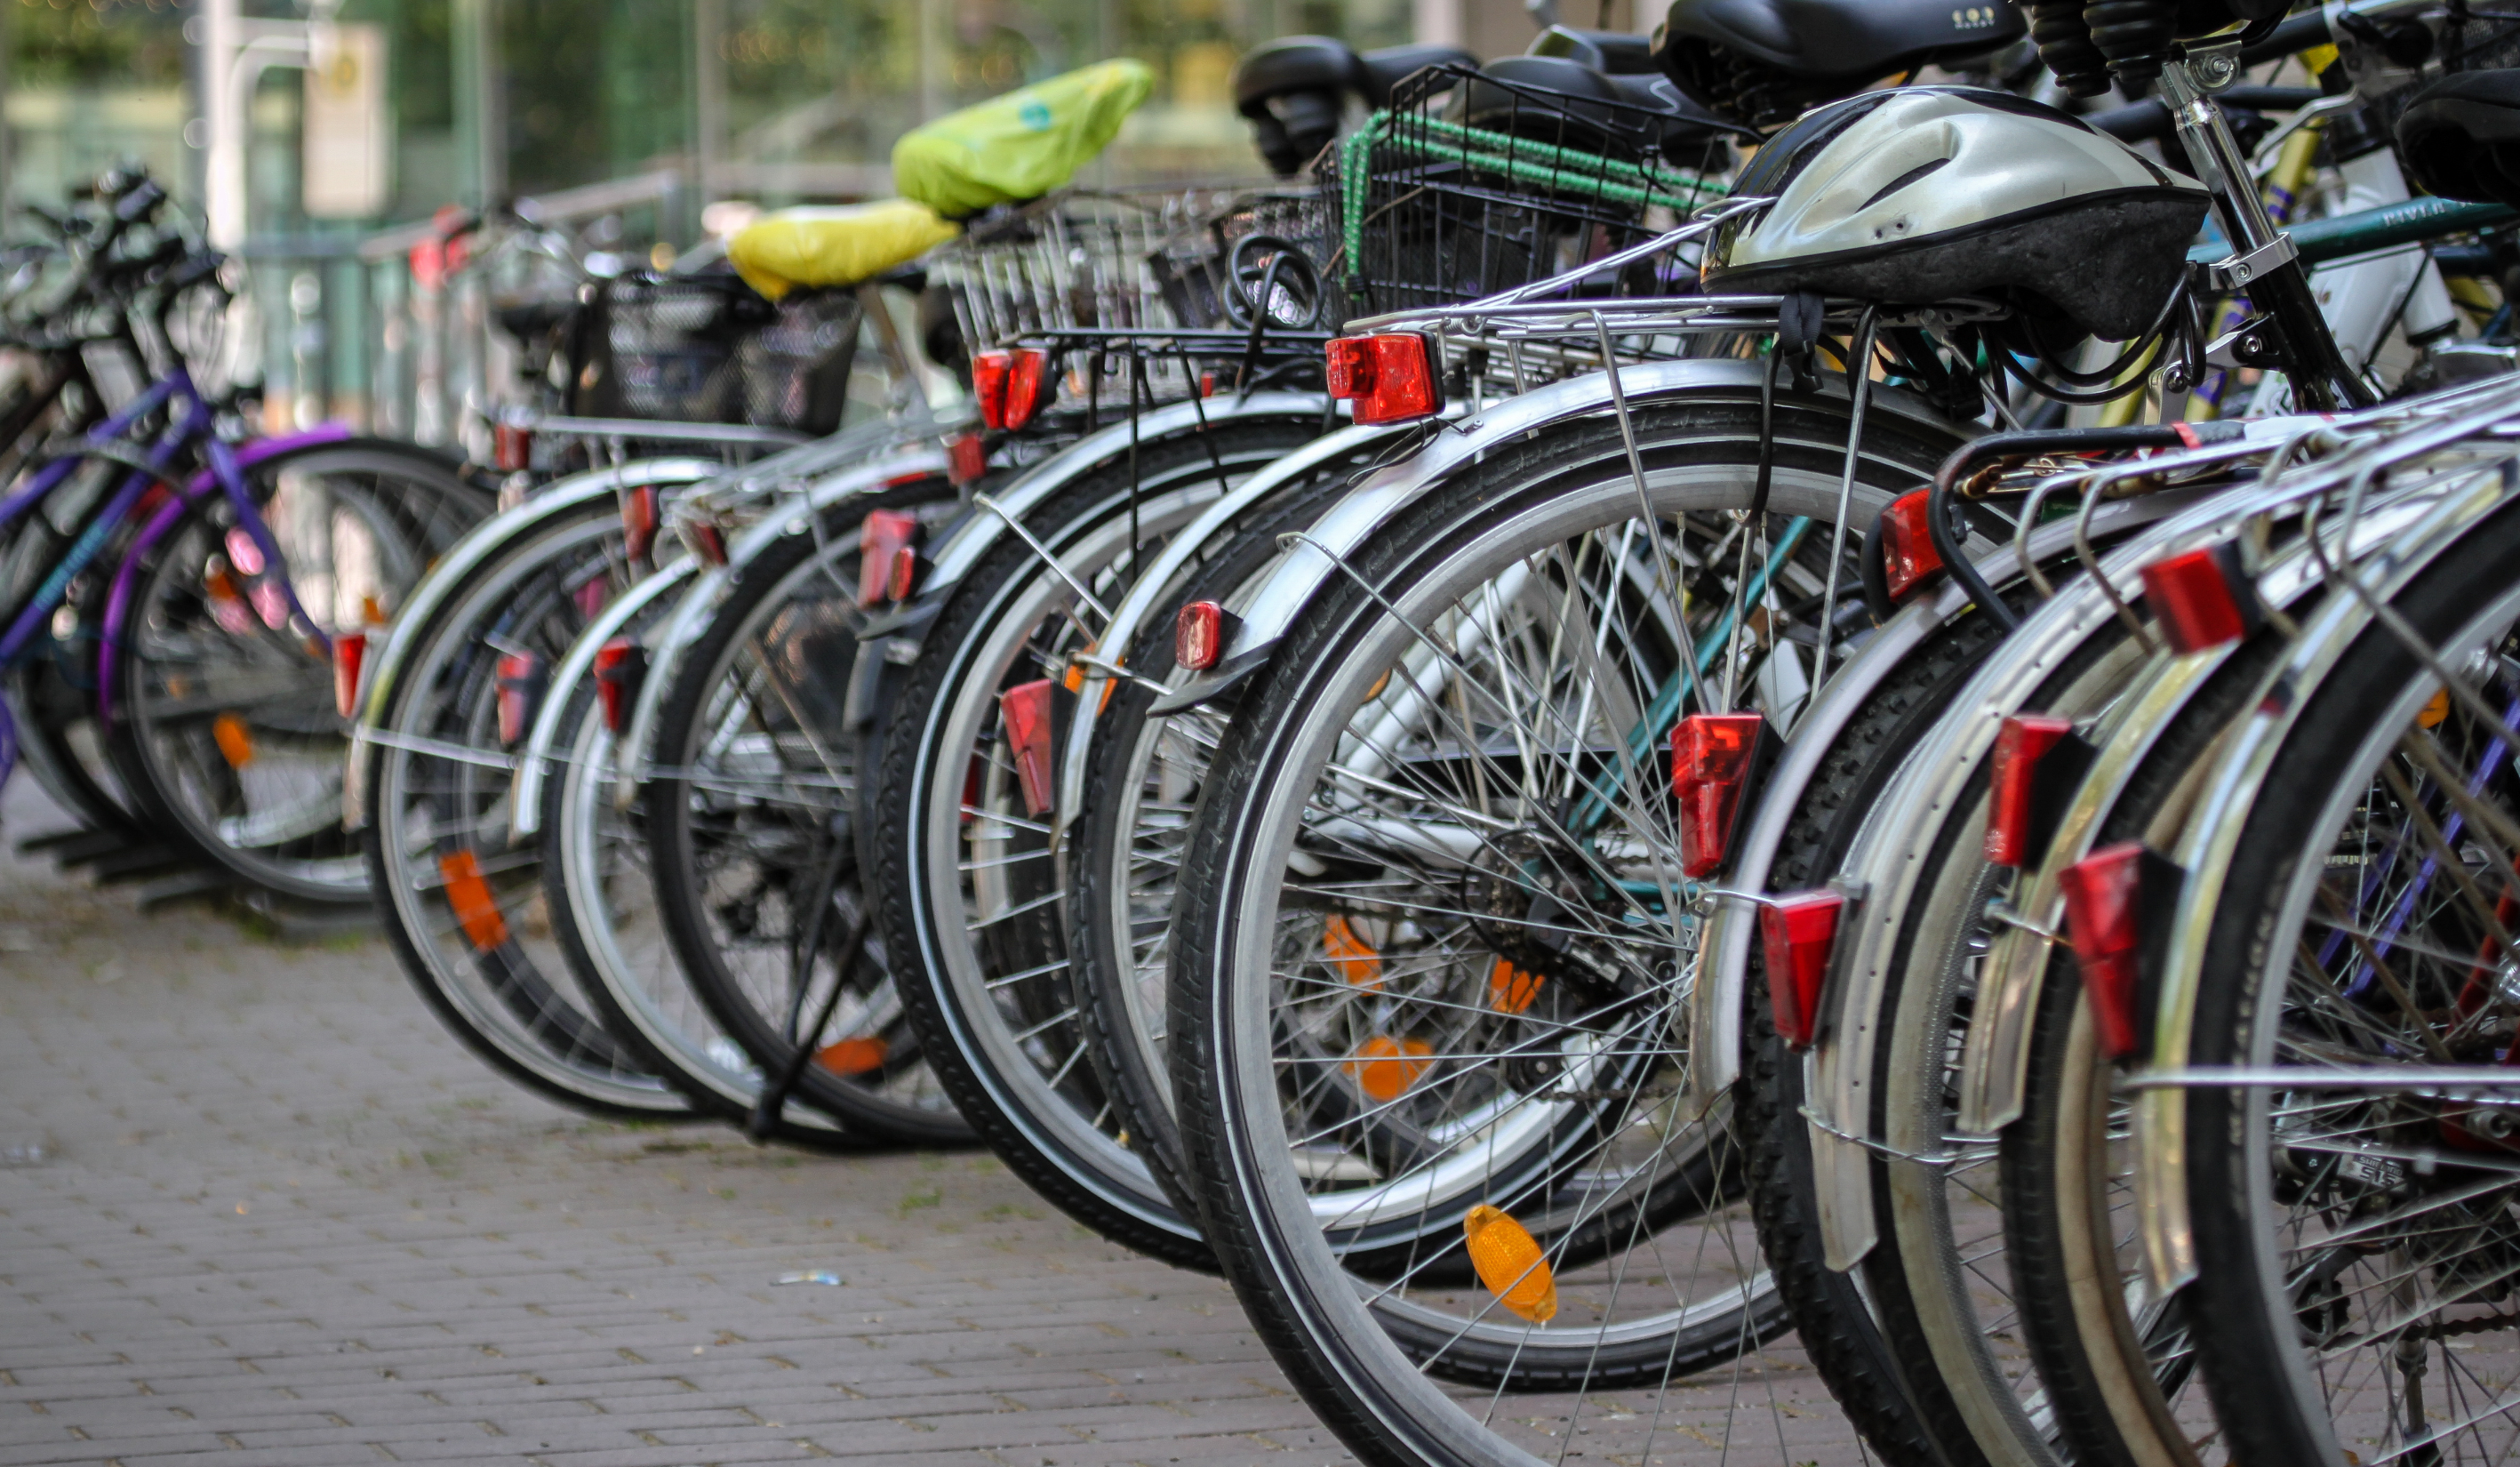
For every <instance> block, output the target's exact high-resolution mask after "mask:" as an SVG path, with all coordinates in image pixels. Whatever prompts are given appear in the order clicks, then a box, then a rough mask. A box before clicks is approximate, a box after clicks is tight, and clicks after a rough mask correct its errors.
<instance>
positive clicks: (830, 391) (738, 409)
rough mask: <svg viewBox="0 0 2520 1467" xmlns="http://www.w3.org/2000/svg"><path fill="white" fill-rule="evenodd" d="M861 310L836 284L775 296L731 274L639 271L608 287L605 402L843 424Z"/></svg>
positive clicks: (618, 408)
mask: <svg viewBox="0 0 2520 1467" xmlns="http://www.w3.org/2000/svg"><path fill="white" fill-rule="evenodd" d="M858 325H859V309H858V304H857V301H856V299H855V298H854V297H852V296H850V295H849V294H848V293H846V292H839V291H810V292H799V293H796V294H794V295H791V296H789V297H788V298H787V299H785V300H783V301H781V302H779V303H778V304H775V305H774V304H772V303H771V302H770V301H768V300H765V299H763V298H761V297H760V296H759V295H758V294H757V293H755V292H754V291H753V289H752V288H751V287H750V286H747V285H745V284H744V283H743V282H742V281H741V280H739V279H737V278H736V277H735V276H734V275H732V274H717V273H710V274H702V275H691V276H673V275H661V276H659V275H639V276H628V277H624V278H623V279H620V280H616V281H614V282H612V284H611V286H610V288H609V289H608V290H607V293H606V296H605V341H606V344H607V346H608V347H609V348H610V350H611V355H612V378H613V391H612V399H613V400H612V401H611V402H610V403H608V404H607V405H606V409H605V410H606V411H608V412H609V413H611V414H613V415H616V416H620V417H625V418H644V419H649V420H653V421H663V422H680V423H748V424H752V425H754V426H756V427H761V428H787V429H794V430H797V431H799V432H803V433H808V434H816V435H820V434H824V433H829V432H830V431H832V429H833V428H835V427H837V426H838V425H839V419H840V410H841V408H842V407H843V406H844V405H845V402H846V395H847V390H848V373H849V366H850V363H851V361H852V360H853V359H854V356H855V353H856V349H857V337H858Z"/></svg>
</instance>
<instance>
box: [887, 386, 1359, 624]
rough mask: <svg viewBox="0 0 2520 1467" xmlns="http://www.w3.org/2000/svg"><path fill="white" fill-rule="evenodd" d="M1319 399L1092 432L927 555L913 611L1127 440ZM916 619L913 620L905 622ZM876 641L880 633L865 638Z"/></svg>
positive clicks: (1288, 413) (1257, 398) (1163, 410)
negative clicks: (1012, 522) (1010, 527)
mask: <svg viewBox="0 0 2520 1467" xmlns="http://www.w3.org/2000/svg"><path fill="white" fill-rule="evenodd" d="M1324 406H1325V399H1324V398H1323V397H1322V395H1321V394H1320V393H1318V392H1255V393H1253V394H1252V395H1251V396H1249V397H1227V396H1223V395H1219V396H1215V397H1208V398H1202V399H1197V400H1193V401H1188V402H1175V403H1169V404H1167V405H1165V406H1163V407H1159V408H1154V409H1152V410H1150V411H1148V412H1143V413H1140V414H1139V415H1138V417H1137V421H1136V423H1135V424H1134V426H1133V425H1132V424H1131V423H1130V422H1128V421H1126V420H1123V421H1121V422H1118V423H1114V424H1112V425H1110V426H1109V427H1107V428H1102V429H1098V430H1096V431H1095V432H1094V433H1091V434H1088V435H1087V436H1084V437H1081V438H1079V439H1077V440H1076V441H1075V442H1073V443H1070V444H1068V445H1067V446H1066V447H1064V448H1062V449H1060V450H1059V451H1058V452H1057V453H1054V454H1052V455H1051V456H1050V457H1048V458H1046V459H1043V460H1042V461H1041V462H1040V463H1037V464H1035V465H1033V466H1032V467H1031V468H1030V469H1027V470H1025V471H1024V472H1023V473H1021V474H1019V475H1017V476H1015V478H1014V479H1013V481H1011V482H1009V483H1008V484H1007V485H1006V487H1005V488H1003V489H1000V490H998V491H997V492H995V493H993V494H991V495H990V496H989V498H990V500H991V502H992V503H994V504H996V505H997V507H998V513H995V514H991V513H987V512H985V511H984V512H982V513H979V514H975V515H972V516H970V517H969V518H968V519H967V520H965V521H964V522H963V523H962V524H961V525H959V526H957V527H955V528H954V530H953V532H952V533H950V534H948V535H947V536H946V537H945V539H944V541H943V542H942V543H940V544H939V545H937V546H936V548H935V549H934V550H933V551H932V552H931V553H930V555H929V557H928V560H929V569H928V570H927V571H926V573H924V574H923V575H922V579H921V584H920V587H919V596H918V601H917V605H919V606H922V607H924V606H930V605H933V604H935V603H936V602H939V601H942V600H943V599H944V597H945V593H946V592H947V591H948V590H950V589H952V588H953V586H954V583H955V582H957V581H959V580H961V579H962V578H963V577H964V576H966V575H967V574H969V573H970V571H971V568H972V567H973V566H975V565H978V564H979V562H980V557H982V556H984V555H986V554H988V553H989V549H990V547H991V546H993V545H995V544H997V542H998V539H999V537H1000V536H1002V535H1004V534H1005V533H1006V532H1007V520H1008V518H1009V517H1012V518H1014V519H1017V520H1020V519H1022V518H1023V517H1024V516H1025V515H1028V514H1030V513H1032V511H1033V510H1034V509H1035V508H1037V507H1038V506H1039V505H1040V504H1041V503H1042V501H1044V500H1046V499H1048V498H1049V497H1050V496H1051V495H1053V494H1056V493H1057V492H1058V491H1059V490H1060V489H1063V488H1065V487H1067V486H1068V485H1069V484H1071V483H1073V482H1075V481H1077V480H1079V479H1081V478H1083V477H1084V476H1085V475H1087V474H1089V473H1091V472H1093V471H1094V470H1096V469H1099V468H1101V467H1102V465H1104V464H1106V463H1109V462H1110V461H1111V460H1113V459H1115V458H1124V457H1126V456H1127V455H1128V452H1129V445H1130V443H1131V442H1133V441H1134V442H1137V443H1140V444H1145V443H1148V442H1153V441H1155V440H1157V439H1161V438H1169V437H1174V436H1179V435H1182V434H1186V433H1193V432H1197V431H1198V430H1199V429H1200V428H1201V426H1202V425H1204V426H1205V427H1208V428H1219V427H1222V426H1224V425H1226V424H1228V423H1238V422H1242V421H1245V420H1247V419H1252V418H1302V417H1314V418H1318V417H1320V416H1321V415H1322V410H1323V408H1324ZM910 619H915V617H912V618H910ZM871 635H879V633H871Z"/></svg>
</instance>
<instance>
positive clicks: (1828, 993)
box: [1762, 516, 2197, 1272]
mask: <svg viewBox="0 0 2520 1467" xmlns="http://www.w3.org/2000/svg"><path fill="white" fill-rule="evenodd" d="M2194 518H2197V517H2194V516H2189V517H2183V518H2182V519H2180V520H2174V521H2172V522H2171V523H2169V524H2167V525H2163V526H2160V527H2155V528H2154V529H2153V530H2151V531H2150V532H2148V533H2146V534H2143V535H2141V536H2139V537H2138V538H2137V539H2136V540H2135V541H2134V542H2132V543H2131V544H2128V545H2124V546H2120V547H2119V548H2118V549H2117V550H2116V551H2114V552H2112V553H2111V554H2110V556H2109V557H2108V558H2107V559H2106V560H2105V561H2103V562H2102V573H2103V574H2106V575H2109V576H2110V577H2111V579H2112V580H2113V582H2115V583H2117V584H2118V585H2119V586H2120V587H2121V594H2125V590H2124V588H2125V587H2128V586H2132V585H2135V584H2137V568H2138V567H2140V566H2142V565H2145V564H2148V563H2149V562H2151V561H2152V560H2154V559H2156V558H2158V555H2159V553H2160V551H2161V549H2162V547H2164V546H2166V545H2168V544H2171V543H2175V542H2176V541H2177V540H2178V539H2179V538H2180V537H2181V536H2182V534H2183V532H2185V531H2184V530H2183V526H2184V525H2185V523H2186V521H2188V520H2191V519H2194ZM2116 618H2117V611H2116V609H2115V608H2114V607H2112V606H2111V605H2110V604H2109V602H2108V599H2107V598H2106V597H2104V596H2101V595H2100V594H2099V593H2098V592H2097V591H2096V590H2095V589H2094V588H2093V585H2092V583H2091V582H2090V581H2089V580H2088V579H2087V580H2084V581H2081V582H2078V583H2077V584H2075V585H2072V586H2067V587H2063V588H2061V589H2060V591H2059V593H2058V594H2057V596H2056V597H2055V598H2054V599H2052V600H2050V601H2048V602H2047V603H2045V604H2044V605H2042V606H2040V607H2038V608H2037V609H2035V610H2034V611H2032V612H2031V614H2030V615H2029V616H2028V617H2026V618H2024V619H2023V620H2022V623H2021V625H2020V627H2019V628H2018V629H2017V630H2015V631H2014V632H2013V633H2012V634H2011V636H2010V637H2009V638H2007V639H2006V640H2005V641H2004V642H2003V644H2002V646H2001V647H2000V648H1999V649H1998V651H1997V654H1996V655H1995V656H1994V657H1993V658H1992V659H1991V660H1990V661H1989V662H1988V663H1987V664H1986V665H1983V666H1981V667H1979V668H1978V670H1977V671H1976V672H1974V673H1973V674H1971V675H1970V677H1969V679H1968V681H1967V683H1966V684H1965V685H1964V686H1963V687H1962V688H1961V690H1960V692H1959V694H1958V696H1957V697H1956V698H1954V699H1953V701H1952V703H1951V709H1952V712H1949V713H1946V714H1945V715H1944V717H1943V718H1942V719H1941V720H1940V721H1939V722H1937V723H1936V724H1935V726H1934V728H1933V730H1932V731H1931V732H1930V733H1929V734H1928V735H1927V736H1926V738H1925V739H1924V740H1923V741H1922V742H1921V743H1919V744H1918V745H1917V746H1916V747H1915V748H1914V749H1913V750H1911V751H1910V752H1909V753H1908V754H1907V755H1906V756H1905V758H1904V760H1903V762H1902V764H1901V766H1900V769H1899V771H1898V773H1897V774H1896V775H1895V776H1894V777H1893V778H1892V780H1891V782H1890V785H1889V787H1888V788H1887V789H1886V790H1885V791H1884V792H1883V795H1882V798H1881V799H1880V800H1878V801H1876V802H1873V804H1872V806H1871V808H1870V809H1869V810H1868V812H1867V814H1866V819H1865V823H1864V827H1863V833H1862V834H1861V835H1859V836H1858V837H1857V838H1856V842H1855V845H1854V847H1853V848H1852V849H1850V850H1849V851H1848V853H1847V856H1846V858H1845V861H1844V862H1843V863H1842V865H1841V866H1840V868H1839V871H1840V872H1843V873H1845V874H1847V875H1850V876H1852V875H1855V874H1857V873H1862V874H1863V876H1864V877H1865V878H1867V881H1866V885H1865V887H1864V888H1863V890H1861V891H1860V892H1857V893H1855V894H1853V898H1852V899H1851V900H1850V901H1849V902H1848V904H1847V911H1846V916H1845V918H1844V919H1843V920H1842V922H1841V924H1840V927H1839V931H1838V941H1837V949H1838V950H1837V952H1836V954H1835V955H1834V957H1833V959H1832V961H1831V964H1830V971H1829V975H1828V981H1827V987H1826V989H1825V991H1824V995H1823V1000H1822V1002H1823V1009H1824V1012H1825V1015H1826V1018H1825V1019H1824V1020H1823V1026H1822V1032H1823V1035H1824V1037H1823V1038H1822V1039H1821V1041H1820V1042H1819V1043H1817V1044H1815V1045H1814V1046H1813V1047H1812V1050H1811V1052H1810V1054H1809V1056H1808V1057H1807V1059H1806V1064H1807V1065H1808V1066H1809V1069H1808V1070H1807V1071H1806V1074H1807V1075H1808V1076H1809V1077H1810V1081H1811V1083H1810V1086H1809V1089H1808V1092H1807V1093H1806V1095H1805V1097H1804V1106H1805V1111H1804V1115H1805V1117H1806V1119H1808V1120H1809V1122H1810V1135H1811V1149H1812V1165H1813V1169H1814V1173H1815V1177H1814V1179H1815V1182H1816V1189H1815V1190H1816V1198H1815V1200H1816V1204H1817V1208H1818V1211H1819V1214H1820V1229H1821V1244H1822V1255H1823V1261H1825V1262H1826V1263H1827V1265H1828V1266H1829V1267H1831V1268H1834V1269H1837V1270H1839V1271H1841V1272H1843V1271H1844V1270H1846V1269H1848V1268H1852V1267H1854V1266H1855V1264H1856V1263H1857V1262H1859V1261H1862V1260H1863V1258H1864V1256H1865V1255H1866V1254H1868V1253H1869V1252H1871V1250H1872V1245H1873V1244H1874V1243H1875V1242H1877V1241H1878V1240H1879V1236H1880V1234H1879V1229H1878V1224H1877V1223H1876V1221H1875V1220H1874V1216H1873V1210H1872V1164H1871V1153H1870V1151H1869V1150H1868V1147H1867V1146H1866V1145H1865V1140H1866V1139H1868V1137H1869V1134H1870V1120H1871V1115H1872V1097H1873V1091H1874V1077H1873V1074H1872V1070H1873V1059H1872V1056H1873V1052H1874V1049H1875V1047H1876V1045H1877V1043H1878V1041H1879V1038H1880V1034H1879V1032H1878V1030H1879V1026H1878V1025H1877V1024H1859V1023H1856V1022H1855V1021H1854V1017H1853V1016H1857V1015H1872V1014H1877V1013H1878V1012H1879V1010H1880V1007H1881V1001H1882V993H1883V990H1884V989H1885V988H1886V987H1887V986H1888V984H1889V980H1890V971H1891V965H1892V961H1893V955H1894V953H1895V951H1896V948H1897V946H1898V938H1899V935H1900V931H1901V921H1900V919H1901V918H1903V917H1904V916H1905V914H1906V912H1907V908H1908V905H1909V902H1910V899H1911V898H1912V896H1913V894H1914V892H1915V889H1916V883H1917V882H1918V881H1920V880H1922V879H1923V878H1924V876H1925V875H1926V869H1925V868H1926V861H1925V852H1924V851H1923V850H1920V849H1916V848H1913V839H1912V837H1913V832H1914V831H1915V830H1916V829H1917V828H1918V827H1920V826H1923V825H1925V824H1927V823H1928V822H1930V821H1932V820H1933V819H1934V818H1935V816H1936V815H1938V814H1939V813H1940V812H1943V811H1947V810H1949V809H1951V808H1952V807H1953V806H1954V804H1955V803H1956V802H1957V801H1958V797H1959V793H1960V789H1961V786H1963V785H1964V784H1965V783H1966V782H1967V781H1968V779H1969V778H1970V777H1971V776H1972V775H1973V774H1975V772H1976V770H1977V767H1978V763H1979V761H1980V760H1981V759H1982V758H1983V757H1984V756H1985V755H1986V752H1987V750H1988V749H1989V748H1991V747H1992V746H1993V745H1994V742H1995V735H1996V732H1997V730H1998V728H1999V727H2000V726H2001V725H2002V722H2003V717H2004V715H2006V714H2008V713H2012V712H2016V711H2019V710H2020V709H2021V707H2022V706H2023V704H2024V703H2025V702H2026V701H2027V700H2028V699H2029V698H2030V697H2031V696H2033V695H2034V694H2035V693H2036V692H2037V691H2038V689H2039V685H2040V684H2041V683H2044V682H2046V681H2047V680H2048V677H2050V676H2051V675H2053V674H2054V673H2055V672H2056V671H2057V670H2058V669H2059V668H2060V667H2062V666H2063V665H2065V664H2066V662H2068V661H2069V660H2070V659H2072V658H2073V657H2074V656H2075V655H2076V654H2077V653H2079V652H2080V651H2081V650H2082V647H2083V645H2084V643H2085V642H2087V641H2088V640H2089V639H2090V638H2091V637H2092V635H2093V633H2094V632H2096V631H2097V630H2098V629H2099V628H2100V627H2102V626H2104V625H2106V624H2108V623H2109V622H2111V621H2114V620H2115V619H2116ZM1959 711H1970V712H1972V713H1974V715H1975V716H1968V717H1961V716H1958V712H1959ZM1762 804H1763V808H1764V805H1765V802H1762ZM1885 847H1897V848H1900V849H1899V852H1898V855H1897V858H1896V859H1890V858H1887V857H1886V856H1884V857H1882V858H1876V852H1879V851H1881V850H1882V848H1885ZM1875 878H1877V879H1875Z"/></svg>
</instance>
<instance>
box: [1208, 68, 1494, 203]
mask: <svg viewBox="0 0 2520 1467" xmlns="http://www.w3.org/2000/svg"><path fill="white" fill-rule="evenodd" d="M1445 65H1453V66H1460V67H1465V68H1466V67H1475V66H1477V65H1478V60H1477V58H1475V57H1473V56H1471V55H1470V54H1469V53H1468V52H1466V51H1463V50H1462V49H1461V48H1460V47H1458V46H1387V47H1384V48H1382V49H1381V50H1377V51H1366V52H1359V51H1357V50H1356V49H1355V48H1354V47H1352V46H1350V45H1349V44H1348V43H1347V42H1345V41H1342V40H1336V39H1333V38H1332V37H1329V36H1326V35H1289V36H1281V37H1279V38H1278V39H1277V40H1274V41H1263V42H1262V43H1260V44H1259V45H1257V46H1254V47H1252V48H1251V49H1250V50H1248V51H1245V52H1244V53H1242V59H1241V60H1240V61H1238V62H1237V63H1235V65H1234V105H1235V109H1236V110H1237V111H1238V112H1240V113H1241V114H1242V115H1243V116H1244V117H1246V118H1248V119H1249V120H1250V123H1251V141H1252V145H1253V146H1254V147H1256V148H1258V149H1259V150H1260V157H1261V158H1262V159H1263V160H1266V161H1267V162H1268V164H1269V167H1270V169H1271V170H1272V171H1274V172H1275V173H1277V174H1278V175H1279V176H1280V177H1286V176H1289V175H1291V174H1293V173H1294V171H1295V170H1296V169H1298V168H1301V167H1302V166H1303V165H1304V164H1305V163H1307V162H1309V161H1311V160H1312V158H1313V156H1314V155H1315V154H1318V153H1320V152H1321V151H1322V150H1323V149H1324V148H1326V147H1328V146H1329V144H1330V140H1331V139H1333V138H1335V137H1337V136H1338V126H1339V116H1340V115H1341V114H1342V113H1343V112H1344V111H1345V110H1346V106H1347V98H1348V97H1349V95H1350V94H1354V95H1356V96H1359V97H1362V98H1364V99H1365V101H1366V105H1367V106H1369V107H1385V106H1388V105H1389V104H1390V101H1391V89H1392V88H1393V87H1394V86H1397V85H1398V84H1399V83H1400V82H1401V81H1402V80H1403V79H1404V78H1406V77H1408V76H1410V75H1413V74H1415V73H1416V72H1418V71H1421V70H1424V69H1426V68H1428V67H1433V66H1445Z"/></svg>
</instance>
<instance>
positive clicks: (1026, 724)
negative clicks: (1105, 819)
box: [998, 677, 1056, 815]
mask: <svg viewBox="0 0 2520 1467" xmlns="http://www.w3.org/2000/svg"><path fill="white" fill-rule="evenodd" d="M1055 686H1056V684H1054V683H1053V682H1052V681H1051V680H1050V679H1049V678H1047V677H1045V678H1042V679H1041V680H1040V681H1038V682H1028V683H1025V684H1023V685H1022V686H1020V687H1013V688H1009V689H1007V690H1006V691H1005V692H1003V693H1000V694H999V695H998V710H999V712H1000V713H1001V715H1003V716H1004V717H1005V719H1006V725H1007V752H1008V753H1009V754H1011V755H1012V756H1014V761H1015V778H1016V779H1018V780H1020V781H1021V782H1022V784H1023V798H1024V809H1025V810H1026V811H1027V812H1028V813H1031V814H1035V815H1039V814H1043V813H1045V812H1047V811H1048V810H1049V809H1050V797H1051V783H1050V698H1051V690H1052V689H1053V688H1054V687H1055Z"/></svg>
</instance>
